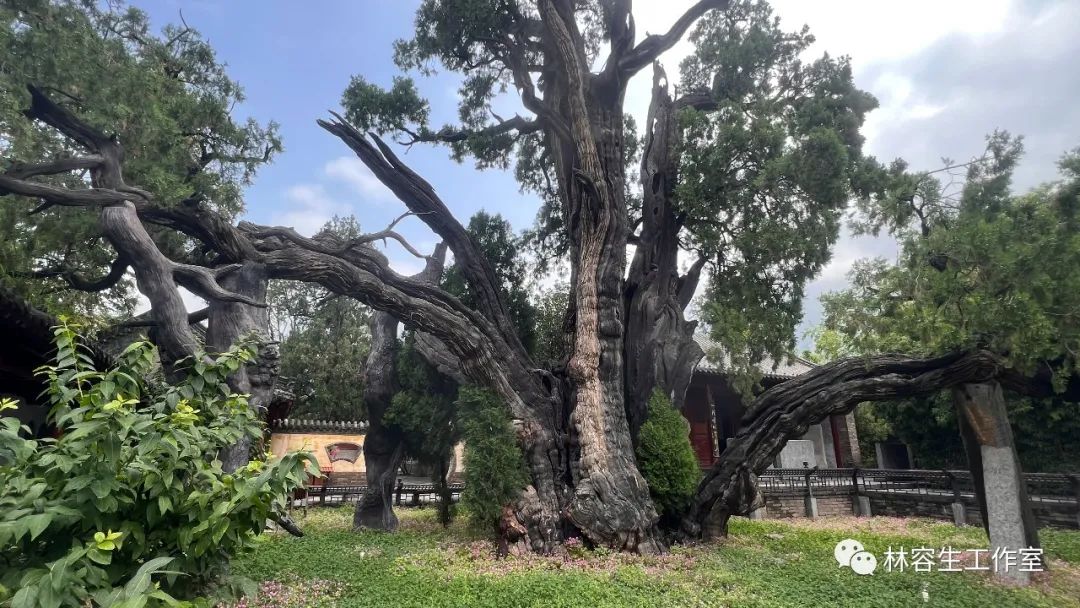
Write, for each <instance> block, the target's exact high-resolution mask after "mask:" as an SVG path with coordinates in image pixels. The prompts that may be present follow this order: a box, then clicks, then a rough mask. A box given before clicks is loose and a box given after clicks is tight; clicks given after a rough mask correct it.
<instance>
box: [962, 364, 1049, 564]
mask: <svg viewBox="0 0 1080 608" xmlns="http://www.w3.org/2000/svg"><path fill="white" fill-rule="evenodd" d="M953 401H954V403H955V404H956V417H957V420H958V421H959V424H960V436H961V437H962V438H963V440H964V451H965V452H966V453H967V458H968V468H969V470H970V471H971V476H972V479H973V481H974V482H975V496H976V498H977V499H978V502H979V511H980V512H981V514H982V521H983V528H984V529H985V530H986V534H987V536H989V537H990V546H991V547H992V548H993V549H999V548H1001V549H1004V548H1007V549H1009V550H1012V551H1016V550H1018V549H1021V548H1025V547H1039V546H1040V545H1039V530H1038V527H1037V526H1036V523H1035V515H1034V513H1032V510H1031V501H1030V499H1029V497H1028V491H1027V484H1026V483H1025V482H1024V476H1023V469H1022V468H1021V466H1020V459H1019V457H1018V456H1017V453H1016V444H1015V442H1014V441H1013V435H1012V426H1011V425H1010V424H1009V418H1008V413H1007V411H1006V409H1005V398H1004V396H1003V394H1002V390H1001V385H1000V384H999V383H998V382H986V383H978V384H975V383H972V384H961V385H959V386H956V387H954V388H953ZM995 575H997V576H999V577H1001V578H1006V579H1008V580H1010V581H1012V582H1014V583H1017V584H1027V583H1028V582H1030V574H1029V573H1028V572H1026V571H1025V572H1021V571H1020V570H1019V569H1018V568H1015V567H1014V568H1010V569H1008V570H1000V569H999V570H996V571H995Z"/></svg>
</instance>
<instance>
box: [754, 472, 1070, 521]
mask: <svg viewBox="0 0 1080 608" xmlns="http://www.w3.org/2000/svg"><path fill="white" fill-rule="evenodd" d="M1024 482H1025V484H1026V485H1027V491H1028V496H1029V498H1030V500H1031V506H1032V510H1033V511H1034V514H1035V517H1036V519H1037V520H1038V521H1039V523H1040V525H1049V526H1059V527H1068V528H1078V527H1080V475H1077V474H1065V473H1025V474H1024ZM758 485H759V487H760V488H761V490H762V492H763V493H764V494H765V496H766V498H768V497H770V496H774V497H793V496H804V497H805V496H812V497H816V496H828V495H834V496H835V495H845V494H846V495H850V496H852V497H853V498H854V497H857V496H861V497H866V498H868V499H870V500H871V504H874V505H876V506H877V507H879V508H878V509H877V510H875V513H877V512H879V511H885V513H881V514H899V515H909V514H910V515H928V516H932V517H933V516H939V515H940V516H941V517H943V518H944V517H947V516H948V517H951V515H950V512H949V510H948V508H947V506H948V505H952V504H955V503H959V504H962V505H964V507H965V508H966V509H967V511H968V512H969V513H970V514H972V518H973V519H974V518H977V517H978V513H979V506H978V502H977V499H976V497H975V482H974V480H973V479H972V476H971V473H970V472H969V471H948V470H942V471H928V470H894V469H817V468H814V469H768V470H766V471H765V472H764V473H763V474H761V475H760V476H758ZM937 506H940V507H941V508H937Z"/></svg>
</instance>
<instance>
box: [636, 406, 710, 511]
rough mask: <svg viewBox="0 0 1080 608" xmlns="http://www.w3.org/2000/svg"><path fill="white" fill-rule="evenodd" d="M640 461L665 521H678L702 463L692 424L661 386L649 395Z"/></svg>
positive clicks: (641, 439)
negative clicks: (695, 453) (692, 441)
mask: <svg viewBox="0 0 1080 608" xmlns="http://www.w3.org/2000/svg"><path fill="white" fill-rule="evenodd" d="M637 461H638V468H639V469H640V470H641V475H642V476H643V477H644V478H645V481H646V482H648V484H649V494H651V495H652V499H653V502H655V503H656V507H657V510H659V511H660V515H661V521H662V522H663V523H667V524H671V523H674V522H676V521H677V520H678V518H679V516H680V515H682V513H683V512H684V511H685V510H686V507H687V505H689V504H690V497H691V496H693V495H694V490H695V489H696V488H697V483H698V481H699V480H700V479H701V467H700V466H699V465H698V461H697V458H696V457H695V456H694V448H693V447H692V446H691V445H690V427H689V424H688V423H687V422H686V419H685V418H683V416H682V414H680V413H679V411H678V410H676V409H675V408H674V407H673V406H672V405H671V401H670V400H669V399H668V398H667V397H665V396H664V395H663V393H661V392H660V391H658V390H654V391H653V394H652V396H651V397H649V417H648V419H646V420H645V423H644V424H642V425H641V432H640V434H639V435H638V447H637Z"/></svg>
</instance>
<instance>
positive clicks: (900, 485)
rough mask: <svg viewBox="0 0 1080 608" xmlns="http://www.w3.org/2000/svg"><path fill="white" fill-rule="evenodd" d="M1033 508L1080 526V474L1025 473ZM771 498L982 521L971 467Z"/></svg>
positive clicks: (837, 480)
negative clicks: (861, 501) (845, 500)
mask: <svg viewBox="0 0 1080 608" xmlns="http://www.w3.org/2000/svg"><path fill="white" fill-rule="evenodd" d="M1024 482H1025V483H1026V484H1027V490H1028V496H1029V498H1030V500H1031V506H1032V511H1033V512H1034V514H1035V518H1036V519H1037V520H1038V522H1039V525H1041V526H1055V527H1064V528H1080V475H1077V474H1065V473H1025V474H1024ZM758 487H759V488H760V489H761V491H762V493H763V494H764V495H765V497H766V500H768V499H769V498H770V497H774V498H781V499H782V498H796V497H827V496H849V497H851V499H852V513H855V512H856V508H857V507H856V506H855V502H856V501H855V499H856V498H858V497H863V498H865V499H867V500H868V501H869V502H868V504H869V505H870V506H871V507H872V511H873V513H874V514H878V515H918V516H925V517H937V518H941V519H950V518H953V517H954V512H953V511H951V505H954V504H961V505H963V506H964V508H965V510H966V512H967V523H971V524H977V523H980V522H979V519H978V518H979V505H978V502H977V499H976V497H975V483H974V480H973V479H972V477H971V473H970V472H968V471H945V470H942V471H928V470H894V469H818V468H813V469H768V470H766V471H765V472H764V473H762V474H761V475H759V476H758ZM365 489H367V487H366V486H365V485H344V484H333V483H331V484H329V485H323V486H311V487H309V488H308V489H307V491H306V496H305V497H304V498H303V499H302V500H303V503H304V504H308V505H337V504H344V503H351V502H356V501H357V500H358V499H359V498H360V495H361V494H362V493H363V492H364V490H365ZM447 489H448V491H449V495H450V500H451V501H452V502H457V501H458V500H459V499H460V498H461V492H462V491H463V490H464V489H465V484H463V483H451V484H450V485H449V486H448V488H447ZM438 500H439V491H438V489H437V488H436V487H435V486H434V485H433V484H430V483H428V484H405V483H403V482H400V480H399V483H398V485H397V487H395V489H394V504H395V505H396V506H422V505H430V504H435V503H436V502H438Z"/></svg>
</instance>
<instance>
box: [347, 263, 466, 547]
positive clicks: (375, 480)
mask: <svg viewBox="0 0 1080 608" xmlns="http://www.w3.org/2000/svg"><path fill="white" fill-rule="evenodd" d="M445 258H446V245H445V244H444V243H439V244H438V245H437V246H436V247H435V251H434V253H433V254H432V255H431V256H430V257H429V258H428V260H427V264H426V265H425V267H424V270H423V271H421V272H420V273H419V274H418V275H416V276H415V277H413V278H415V279H417V280H420V281H425V282H427V283H432V284H434V283H436V282H437V281H438V279H439V277H440V276H441V275H442V269H443V264H444V260H445ZM368 327H369V328H370V330H371V351H370V352H369V353H368V358H367V363H366V364H365V366H364V397H363V398H364V406H365V408H366V410H367V416H368V432H367V435H366V436H365V437H364V466H365V468H366V474H367V488H366V489H365V490H364V493H363V494H361V495H360V499H359V500H358V501H357V503H356V510H355V511H354V512H353V527H354V528H374V529H376V530H387V531H392V530H396V529H397V525H398V519H397V515H395V514H394V501H393V492H394V485H395V482H396V481H397V473H398V469H399V468H400V467H401V462H402V460H403V459H404V458H405V444H404V442H403V440H402V436H401V432H400V430H398V429H397V428H396V427H393V426H389V425H387V424H385V423H384V422H383V418H384V416H385V415H386V411H387V410H388V409H389V408H390V405H391V404H392V402H393V399H394V394H395V393H397V391H398V382H397V374H396V371H395V368H396V366H397V358H398V339H397V333H398V320H397V317H395V316H394V315H392V314H390V313H388V312H382V311H377V312H375V313H374V314H372V316H371V320H370V322H369V324H368Z"/></svg>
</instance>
